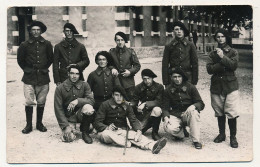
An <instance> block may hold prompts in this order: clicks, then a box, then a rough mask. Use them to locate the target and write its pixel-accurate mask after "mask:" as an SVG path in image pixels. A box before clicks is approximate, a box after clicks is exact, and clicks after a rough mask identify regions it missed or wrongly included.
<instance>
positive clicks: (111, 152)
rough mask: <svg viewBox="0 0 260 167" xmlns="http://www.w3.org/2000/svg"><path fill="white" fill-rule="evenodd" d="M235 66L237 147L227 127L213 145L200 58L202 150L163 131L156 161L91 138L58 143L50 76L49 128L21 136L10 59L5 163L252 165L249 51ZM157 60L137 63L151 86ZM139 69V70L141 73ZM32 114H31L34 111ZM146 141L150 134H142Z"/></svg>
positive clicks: (20, 99)
mask: <svg viewBox="0 0 260 167" xmlns="http://www.w3.org/2000/svg"><path fill="white" fill-rule="evenodd" d="M239 52H240V53H241V54H240V63H239V68H238V70H237V76H238V79H239V84H240V117H239V118H238V128H237V129H238V132H237V139H238V142H239V147H238V148H237V149H233V148H231V147H230V146H229V129H228V126H227V127H226V134H227V139H226V141H225V142H222V143H220V144H216V143H214V142H213V139H214V137H215V136H216V135H217V134H218V128H217V120H216V118H215V117H214V112H213V110H212V108H211V105H210V92H209V86H210V84H209V83H210V76H209V75H208V74H207V72H206V68H205V59H206V56H205V55H199V65H200V66H199V82H198V84H197V88H198V90H199V92H200V94H201V96H202V99H203V101H204V103H205V105H206V107H205V109H204V110H203V111H202V112H201V141H202V144H203V149H202V150H196V149H195V148H194V147H193V146H192V142H191V140H190V139H189V138H185V139H184V140H183V141H174V140H172V137H170V136H167V135H166V134H165V132H164V130H163V128H162V124H161V128H160V131H159V133H160V135H161V136H164V135H166V137H167V139H168V142H167V145H166V147H165V148H164V149H162V150H161V152H160V153H159V154H158V155H154V154H152V153H151V151H148V150H141V149H139V148H136V147H132V148H128V149H127V152H126V155H125V156H123V148H120V147H115V146H107V145H104V144H102V143H100V142H99V141H98V139H97V138H96V136H95V134H91V136H92V137H93V139H94V143H93V144H91V145H88V144H85V143H84V141H83V140H81V135H80V133H79V134H78V139H77V140H76V141H74V142H73V143H64V142H62V141H61V140H60V134H61V130H60V128H59V126H58V123H57V120H56V117H55V114H54V107H53V96H54V91H55V87H56V86H55V85H54V83H53V78H52V72H50V76H51V80H52V82H51V83H50V92H49V94H48V97H47V104H46V109H45V113H44V117H43V123H44V125H45V126H46V127H47V128H48V131H47V132H46V133H41V132H39V131H38V130H36V129H35V122H36V121H35V117H36V114H35V112H34V116H33V122H34V124H33V125H34V127H33V128H34V129H33V131H32V132H31V133H30V134H27V135H24V134H22V133H21V130H22V129H23V128H24V126H25V112H24V105H23V103H24V96H23V83H22V82H21V78H22V74H23V73H22V70H21V69H20V68H19V66H18V65H17V62H16V59H15V57H14V56H11V55H8V58H7V83H6V84H7V89H6V93H7V94H6V96H7V105H6V115H7V117H6V119H7V132H6V135H7V141H6V142H7V143H6V144H7V148H6V155H7V163H102V162H227V161H229V162H230V161H251V160H252V159H253V95H252V94H253V92H252V90H253V84H252V80H253V70H252V69H253V62H252V53H251V52H250V51H245V50H240V51H239ZM89 56H90V59H91V65H90V66H89V67H88V68H87V69H86V70H85V73H84V76H85V78H87V76H88V74H89V73H90V72H91V71H93V70H94V69H95V68H96V67H97V66H96V64H95V63H94V54H93V53H89ZM161 59H162V58H161V57H158V58H142V59H140V62H141V65H142V69H144V68H150V69H153V71H154V72H155V73H156V74H157V75H158V78H156V79H155V80H156V81H157V82H160V83H161ZM142 69H141V70H142ZM140 75H141V73H140V72H139V73H138V74H137V75H136V83H140V82H141V76H140ZM34 110H35V108H34ZM145 135H146V136H147V137H148V138H151V130H149V131H148V132H146V133H145Z"/></svg>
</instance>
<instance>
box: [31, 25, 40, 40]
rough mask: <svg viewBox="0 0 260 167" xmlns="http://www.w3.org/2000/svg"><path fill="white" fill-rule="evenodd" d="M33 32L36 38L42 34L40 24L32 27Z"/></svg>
mask: <svg viewBox="0 0 260 167" xmlns="http://www.w3.org/2000/svg"><path fill="white" fill-rule="evenodd" d="M31 34H32V36H33V37H34V38H37V37H39V36H41V34H42V30H41V28H40V27H39V26H33V27H32V28H31Z"/></svg>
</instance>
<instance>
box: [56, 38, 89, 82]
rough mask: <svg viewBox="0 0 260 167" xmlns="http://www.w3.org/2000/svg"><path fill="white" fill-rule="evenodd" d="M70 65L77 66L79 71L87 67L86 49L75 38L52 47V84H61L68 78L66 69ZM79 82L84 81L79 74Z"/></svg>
mask: <svg viewBox="0 0 260 167" xmlns="http://www.w3.org/2000/svg"><path fill="white" fill-rule="evenodd" d="M70 64H77V65H78V66H79V67H80V70H81V71H84V69H85V68H86V67H87V66H88V65H89V58H88V53H87V51H86V48H85V46H84V45H83V44H81V43H79V42H78V41H77V40H76V39H75V38H74V39H73V40H72V41H68V40H66V39H64V40H63V41H61V42H60V43H59V44H57V45H55V47H54V61H53V77H54V82H55V83H58V82H63V81H65V80H66V79H67V78H68V72H67V69H66V67H67V66H69V65H70ZM80 80H83V81H84V78H83V75H82V74H81V76H80Z"/></svg>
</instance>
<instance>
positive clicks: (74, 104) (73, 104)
mask: <svg viewBox="0 0 260 167" xmlns="http://www.w3.org/2000/svg"><path fill="white" fill-rule="evenodd" d="M78 102H79V101H78V99H75V100H73V101H72V102H70V104H69V105H68V108H67V110H68V111H70V112H72V111H73V110H74V108H75V107H76V105H77V104H78Z"/></svg>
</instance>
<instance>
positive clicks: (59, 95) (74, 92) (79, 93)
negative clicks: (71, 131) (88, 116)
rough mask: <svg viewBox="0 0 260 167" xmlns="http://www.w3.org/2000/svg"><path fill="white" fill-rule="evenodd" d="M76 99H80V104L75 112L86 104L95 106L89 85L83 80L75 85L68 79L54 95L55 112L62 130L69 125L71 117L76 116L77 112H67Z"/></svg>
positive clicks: (57, 88)
mask: <svg viewBox="0 0 260 167" xmlns="http://www.w3.org/2000/svg"><path fill="white" fill-rule="evenodd" d="M75 99H78V104H77V106H76V107H75V109H74V111H75V112H76V111H77V110H79V109H81V108H82V107H83V106H84V105H85V104H90V105H92V106H93V105H94V99H93V95H92V93H91V89H90V87H89V85H88V83H86V82H83V81H81V80H79V81H78V82H76V83H73V82H71V81H70V80H69V79H67V80H65V81H64V82H63V83H62V84H60V85H59V86H58V87H56V90H55V95H54V110H55V115H56V118H57V120H58V123H59V126H60V127H61V129H63V128H65V127H67V126H68V125H69V123H68V119H69V117H71V116H73V114H75V112H73V113H70V112H69V111H68V110H67V107H68V105H69V104H70V102H72V101H73V100H75Z"/></svg>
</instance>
